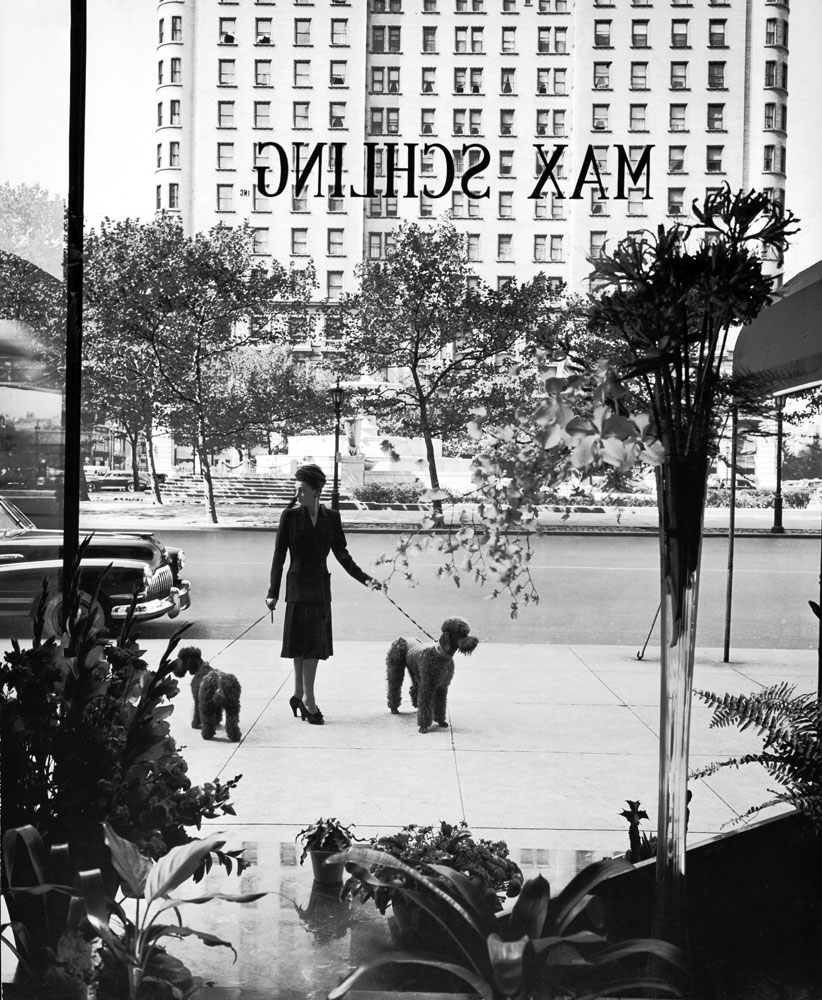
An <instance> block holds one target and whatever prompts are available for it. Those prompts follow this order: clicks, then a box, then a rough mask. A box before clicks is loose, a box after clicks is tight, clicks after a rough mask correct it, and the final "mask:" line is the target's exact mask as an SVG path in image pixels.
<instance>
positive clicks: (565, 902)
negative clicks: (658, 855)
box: [551, 858, 634, 931]
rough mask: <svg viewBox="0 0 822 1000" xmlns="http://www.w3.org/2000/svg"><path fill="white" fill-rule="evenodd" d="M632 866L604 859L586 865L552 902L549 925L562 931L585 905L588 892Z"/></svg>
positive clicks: (630, 869) (618, 860)
mask: <svg viewBox="0 0 822 1000" xmlns="http://www.w3.org/2000/svg"><path fill="white" fill-rule="evenodd" d="M633 870H634V866H633V865H632V864H631V863H630V862H629V861H624V860H622V859H621V858H605V859H604V860H602V861H595V862H594V863H593V864H592V865H588V866H587V867H586V868H584V869H583V870H582V871H581V872H579V874H577V875H575V876H574V878H573V879H571V881H570V882H569V883H568V885H566V886H565V888H564V889H563V890H562V892H560V893H559V895H558V896H557V897H556V899H555V900H554V905H553V907H552V913H551V924H552V926H553V927H554V928H555V929H556V930H557V931H562V930H564V928H565V927H566V926H567V925H568V924H569V923H570V922H571V921H572V920H573V919H574V917H575V916H576V915H577V913H579V911H580V909H581V908H582V907H583V906H584V905H585V896H587V895H588V893H590V891H591V890H592V889H593V888H595V886H597V885H599V884H600V882H604V881H605V880H606V879H609V878H612V877H613V876H614V875H618V874H620V873H621V872H630V871H633Z"/></svg>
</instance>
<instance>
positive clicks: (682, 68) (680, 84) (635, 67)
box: [594, 62, 726, 90]
mask: <svg viewBox="0 0 822 1000" xmlns="http://www.w3.org/2000/svg"><path fill="white" fill-rule="evenodd" d="M611 68H612V64H611V63H610V62H595V63H594V90H611V89H612V74H611ZM688 74H689V66H688V63H687V62H672V63H671V64H670V75H669V86H670V89H671V90H689V89H690V81H689V78H688ZM629 80H630V87H631V90H648V89H649V86H648V63H647V62H632V63H631V64H630V76H629ZM707 86H708V90H725V89H726V85H725V63H724V62H709V63H708V81H707Z"/></svg>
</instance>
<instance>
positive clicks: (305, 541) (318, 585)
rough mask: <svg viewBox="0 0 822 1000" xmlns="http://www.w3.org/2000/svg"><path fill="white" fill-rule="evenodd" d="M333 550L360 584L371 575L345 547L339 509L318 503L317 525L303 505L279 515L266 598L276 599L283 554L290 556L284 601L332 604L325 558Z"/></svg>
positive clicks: (281, 573) (342, 564)
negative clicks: (361, 567)
mask: <svg viewBox="0 0 822 1000" xmlns="http://www.w3.org/2000/svg"><path fill="white" fill-rule="evenodd" d="M329 552H333V553H334V555H335V556H336V558H337V562H339V564H340V565H341V566H342V567H343V569H344V570H345V571H346V573H348V574H349V575H350V576H353V577H354V579H355V580H359V581H360V583H363V584H365V583H368V581H369V580H370V579H371V577H370V576H369V575H368V573H364V572H363V571H362V570H361V569H360V567H359V566H358V565H357V564H356V563H355V562H354V560H353V559H352V558H351V554H350V553H349V551H348V549H347V548H346V544H345V535H344V533H343V529H342V521H341V520H340V512H339V511H337V510H329V508H328V507H324V506H323V505H322V504H320V507H319V511H318V514H317V524H316V526H314V525H313V524H312V523H311V517H310V515H309V513H308V511H307V510H306V509H305V507H290V508H288V509H287V510H284V511H283V512H282V514H281V516H280V525H279V527H278V528H277V540H276V542H275V543H274V558H273V559H272V561H271V584H270V586H269V588H268V597H269V598H272V599H274V600H279V597H280V583H281V581H282V576H283V566H284V564H285V556H286V553H288V554H289V556H290V562H289V566H288V573H286V576H285V599H286V602H287V603H289V604H291V603H297V602H302V603H305V604H330V603H331V574H330V573H329V572H328V567H327V565H326V559H327V558H328V553H329Z"/></svg>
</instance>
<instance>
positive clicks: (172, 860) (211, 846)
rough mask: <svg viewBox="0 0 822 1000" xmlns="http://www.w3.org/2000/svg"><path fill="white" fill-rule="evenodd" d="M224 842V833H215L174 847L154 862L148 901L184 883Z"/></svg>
mask: <svg viewBox="0 0 822 1000" xmlns="http://www.w3.org/2000/svg"><path fill="white" fill-rule="evenodd" d="M224 843H225V840H224V839H223V837H222V834H219V833H215V834H212V835H211V836H210V837H206V838H205V839H204V840H193V841H192V842H191V843H190V844H182V845H181V846H179V847H172V849H171V850H170V851H169V852H168V854H166V855H165V856H164V857H162V858H160V860H159V861H157V862H155V863H154V865H153V867H152V869H151V871H150V872H149V874H148V878H147V879H146V887H145V896H146V901H147V902H149V903H151V902H153V901H154V900H156V899H160V898H161V897H163V896H166V895H168V893H170V892H171V891H172V890H173V889H176V888H177V887H178V886H179V885H182V883H183V882H185V881H186V880H187V879H189V878H191V876H192V875H193V874H194V872H196V871H197V869H198V868H199V867H200V862H201V861H202V860H203V858H204V857H206V855H208V854H210V853H211V851H213V850H216V849H217V848H220V847H222V846H223V844H224Z"/></svg>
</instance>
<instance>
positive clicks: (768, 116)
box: [765, 102, 788, 132]
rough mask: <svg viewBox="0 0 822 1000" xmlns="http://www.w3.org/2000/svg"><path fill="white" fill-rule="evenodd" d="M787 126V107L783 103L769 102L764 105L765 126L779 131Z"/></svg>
mask: <svg viewBox="0 0 822 1000" xmlns="http://www.w3.org/2000/svg"><path fill="white" fill-rule="evenodd" d="M787 127H788V109H787V107H786V106H785V105H784V104H777V103H774V102H769V103H768V104H766V105H765V128H766V129H769V130H770V129H778V130H779V131H781V132H784V131H786V130H787Z"/></svg>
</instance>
